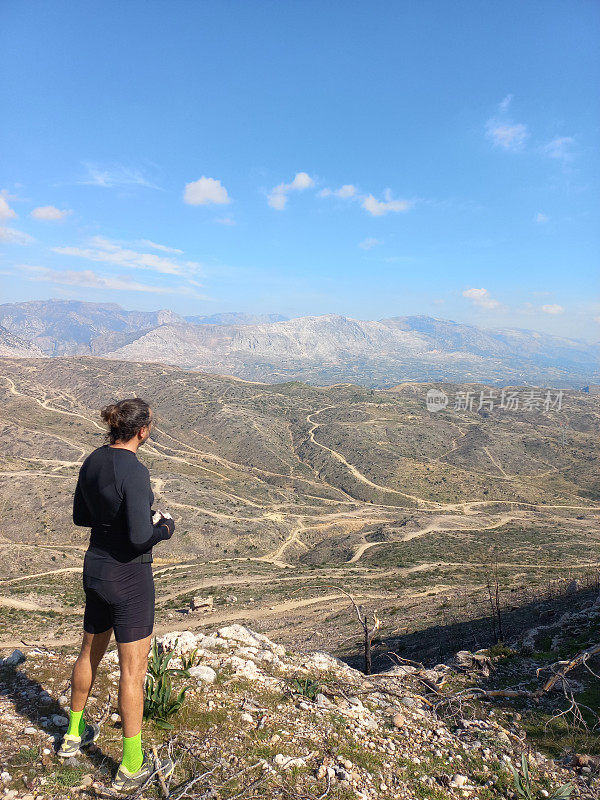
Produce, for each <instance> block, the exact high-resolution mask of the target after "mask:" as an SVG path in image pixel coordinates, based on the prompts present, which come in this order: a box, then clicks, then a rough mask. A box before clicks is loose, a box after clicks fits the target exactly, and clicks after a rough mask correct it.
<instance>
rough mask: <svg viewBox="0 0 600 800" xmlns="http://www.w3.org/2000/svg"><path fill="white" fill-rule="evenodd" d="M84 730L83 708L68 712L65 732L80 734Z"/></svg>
mask: <svg viewBox="0 0 600 800" xmlns="http://www.w3.org/2000/svg"><path fill="white" fill-rule="evenodd" d="M84 730H85V720H84V718H83V709H81V711H73V710H71V711H70V712H69V727H68V728H67V733H68V734H69V735H71V736H82V735H83V732H84Z"/></svg>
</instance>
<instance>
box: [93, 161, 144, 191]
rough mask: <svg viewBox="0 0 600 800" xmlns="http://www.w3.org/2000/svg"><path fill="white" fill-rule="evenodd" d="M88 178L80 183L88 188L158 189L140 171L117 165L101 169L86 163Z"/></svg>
mask: <svg viewBox="0 0 600 800" xmlns="http://www.w3.org/2000/svg"><path fill="white" fill-rule="evenodd" d="M84 167H85V168H86V169H87V173H88V174H87V177H86V178H85V179H84V180H82V181H79V183H82V184H84V185H86V186H102V187H105V188H112V187H117V186H146V187H148V188H150V189H158V188H159V187H158V186H155V185H154V184H153V183H151V182H150V181H149V180H148V179H147V178H146V177H145V176H144V175H143V173H142V172H140V170H139V169H135V168H132V167H124V166H122V165H121V164H116V165H113V166H111V167H100V166H98V165H97V164H90V163H85V164H84Z"/></svg>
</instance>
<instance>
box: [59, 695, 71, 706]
mask: <svg viewBox="0 0 600 800" xmlns="http://www.w3.org/2000/svg"><path fill="white" fill-rule="evenodd" d="M68 702H69V698H68V697H67V696H66V695H65V694H61V696H60V697H59V698H58V705H59V706H66V705H67V703H68Z"/></svg>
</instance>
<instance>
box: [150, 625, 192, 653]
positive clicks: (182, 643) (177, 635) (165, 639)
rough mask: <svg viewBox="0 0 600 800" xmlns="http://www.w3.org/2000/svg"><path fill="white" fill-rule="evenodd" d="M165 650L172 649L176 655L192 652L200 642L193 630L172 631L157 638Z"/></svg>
mask: <svg viewBox="0 0 600 800" xmlns="http://www.w3.org/2000/svg"><path fill="white" fill-rule="evenodd" d="M157 641H158V643H159V644H160V645H161V647H162V649H163V650H164V651H169V652H170V651H172V652H173V653H174V654H175V655H176V656H180V655H181V654H182V653H190V652H191V651H192V650H194V648H195V647H196V646H197V644H198V639H197V637H196V634H195V633H192V632H191V631H171V632H170V633H165V635H164V636H161V637H158V638H157Z"/></svg>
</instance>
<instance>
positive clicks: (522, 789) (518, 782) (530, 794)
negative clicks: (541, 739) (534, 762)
mask: <svg viewBox="0 0 600 800" xmlns="http://www.w3.org/2000/svg"><path fill="white" fill-rule="evenodd" d="M510 768H511V770H512V773H513V778H514V781H515V789H516V790H517V795H518V796H519V797H522V798H523V800H537V798H538V797H539V796H540V794H539V792H538V791H537V789H535V788H534V787H533V786H532V783H531V776H530V774H529V769H528V767H527V759H526V758H525V754H524V753H523V754H522V755H521V771H522V773H523V775H520V774H519V772H518V771H517V770H516V769H515V768H514V767H513V765H512V764H511V765H510ZM572 791H573V784H571V783H564V784H563V785H562V786H559V787H558V789H555V790H554V792H553V793H552V794H551V795H550V796H549V797H548V800H567V798H569V797H570V796H571V792H572Z"/></svg>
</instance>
